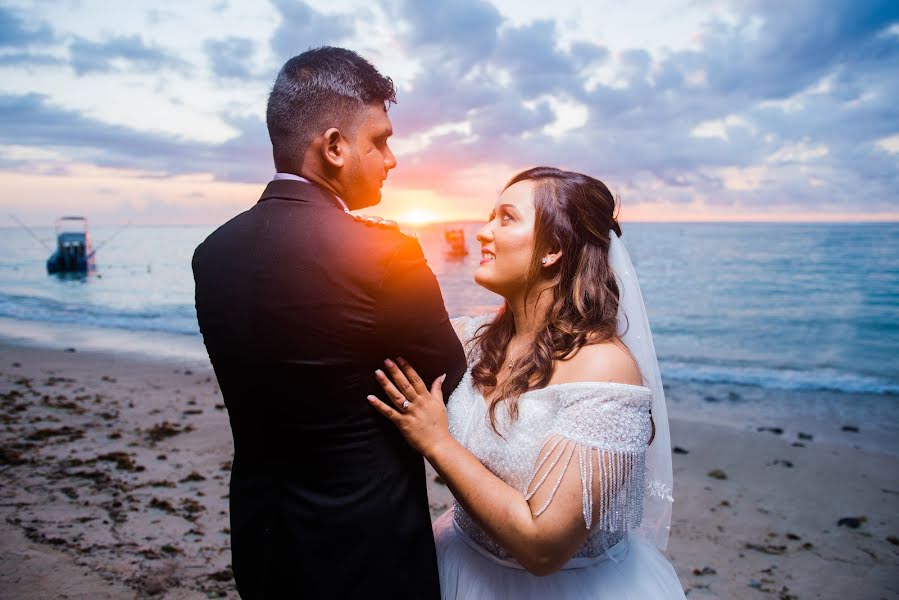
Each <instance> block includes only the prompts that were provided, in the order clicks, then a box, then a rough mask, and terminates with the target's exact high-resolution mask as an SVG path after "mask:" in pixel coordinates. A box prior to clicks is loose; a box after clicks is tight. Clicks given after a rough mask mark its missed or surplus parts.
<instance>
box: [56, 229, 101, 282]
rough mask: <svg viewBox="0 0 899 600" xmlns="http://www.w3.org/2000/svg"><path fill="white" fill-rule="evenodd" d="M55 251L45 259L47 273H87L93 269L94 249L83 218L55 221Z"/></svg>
mask: <svg viewBox="0 0 899 600" xmlns="http://www.w3.org/2000/svg"><path fill="white" fill-rule="evenodd" d="M55 225H56V250H54V251H53V254H51V255H50V258H48V259H47V272H48V273H51V274H53V273H87V272H88V271H91V270H93V268H94V249H93V247H92V246H91V237H90V234H89V233H88V231H87V219H86V218H84V217H60V218H59V219H56V224H55Z"/></svg>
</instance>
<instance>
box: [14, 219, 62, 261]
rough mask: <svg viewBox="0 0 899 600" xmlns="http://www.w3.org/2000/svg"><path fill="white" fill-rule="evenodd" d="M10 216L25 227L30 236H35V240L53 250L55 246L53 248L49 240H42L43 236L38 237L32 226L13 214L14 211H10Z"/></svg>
mask: <svg viewBox="0 0 899 600" xmlns="http://www.w3.org/2000/svg"><path fill="white" fill-rule="evenodd" d="M9 217H10V218H11V219H12V220H13V221H15V222H16V223H18V224H19V225H20V226H21V227H22V229H24V230H25V231H27V232H28V235H30V236H31V237H33V238H34V239H35V240H37V241H38V243H39V244H40V245H42V246H43V247H44V248H46V249H47V250H49V251H50V252H53V248H51V247H50V246H49V245H48V244H47V242H45V241H44V240H42V239H41V238H39V237H37V235H35V233H34V232H33V231H31V228H30V227H28V225H26V224H25V223H23V222H22V221H20V220H19V218H18V217H17V216H16V215H14V214H12V213H9Z"/></svg>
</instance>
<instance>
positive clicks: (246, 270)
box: [193, 47, 465, 600]
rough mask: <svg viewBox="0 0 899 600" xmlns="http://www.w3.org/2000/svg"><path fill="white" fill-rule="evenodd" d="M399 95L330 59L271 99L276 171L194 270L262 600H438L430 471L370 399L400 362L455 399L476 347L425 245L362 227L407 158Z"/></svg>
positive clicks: (290, 75) (246, 591)
mask: <svg viewBox="0 0 899 600" xmlns="http://www.w3.org/2000/svg"><path fill="white" fill-rule="evenodd" d="M391 102H395V91H394V87H393V82H392V81H391V80H390V79H389V78H386V77H384V76H382V75H381V74H380V73H379V72H378V71H377V70H376V69H375V68H374V67H373V66H372V65H371V64H369V63H368V62H367V61H366V60H365V59H363V58H361V57H360V56H358V55H357V54H355V53H354V52H351V51H349V50H344V49H342V48H332V47H323V48H317V49H313V50H309V51H308V52H305V53H303V54H300V55H299V56H296V57H294V58H292V59H290V60H289V61H287V63H286V64H285V65H284V67H283V68H282V69H281V72H280V73H279V74H278V77H277V79H276V81H275V85H274V87H273V89H272V92H271V95H270V96H269V99H268V110H267V123H268V130H269V135H270V137H271V142H272V149H273V154H274V162H275V169H276V170H277V173H276V174H275V176H274V180H273V181H272V182H271V183H269V184H268V186H267V187H266V188H265V191H264V192H263V193H262V197H261V198H260V199H259V201H258V202H257V203H256V205H255V206H253V207H252V208H250V209H249V210H247V211H246V212H244V213H242V214H240V215H238V216H237V217H235V218H233V219H232V220H231V221H229V222H227V223H225V224H224V225H222V226H221V227H219V228H218V229H217V230H216V231H214V232H213V233H212V234H211V235H210V236H209V237H208V238H207V239H206V240H205V241H204V242H203V243H202V244H200V245H199V247H197V250H196V252H195V253H194V258H193V270H194V279H195V281H196V305H197V318H198V320H199V323H200V330H201V331H202V333H203V339H204V341H205V343H206V348H207V350H208V352H209V358H210V359H211V361H212V366H213V367H214V369H215V373H216V376H217V377H218V381H219V385H220V387H221V390H222V395H223V396H224V400H225V404H226V405H227V407H228V414H229V417H230V420H231V430H232V433H233V436H234V461H233V469H232V471H231V494H230V503H231V539H232V542H231V543H232V554H233V569H234V578H235V580H236V582H237V589H238V591H239V592H240V595H241V597H242V598H244V599H245V600H255V599H259V598H266V599H268V598H357V597H359V598H361V597H367V598H382V597H383V598H409V599H412V598H415V599H419V598H435V599H436V598H439V596H440V590H439V584H438V579H437V567H436V560H435V551H434V542H433V538H432V535H431V525H430V514H429V509H428V499H427V494H426V487H425V472H424V464H423V461H422V459H421V457H420V456H418V455H417V454H416V453H415V452H414V451H413V450H412V449H411V448H410V447H409V446H407V445H406V444H405V442H404V441H403V440H402V438H401V437H400V435H399V434H398V433H397V431H395V428H394V427H393V425H392V424H391V423H390V422H389V421H388V420H386V419H384V418H382V417H380V415H378V413H377V412H376V411H375V410H374V409H373V408H372V407H371V406H370V405H369V404H368V402H367V401H366V400H365V397H366V396H367V395H368V394H376V393H377V392H378V390H379V389H380V388H379V386H378V384H377V382H376V380H375V379H374V376H373V374H374V371H375V369H378V368H383V363H382V361H383V359H384V358H387V357H396V356H402V357H404V358H406V359H407V360H409V361H410V362H412V364H414V365H415V366H416V368H418V367H420V372H421V373H422V376H423V378H424V379H425V380H426V381H427V382H430V380H432V379H434V378H436V377H438V376H439V375H441V374H443V373H446V374H447V378H446V382H445V383H444V384H443V386H444V395H445V396H448V395H449V393H450V392H451V391H452V390H453V389H454V388H455V387H456V385H458V383H459V381H460V379H461V377H462V374H463V372H464V370H465V358H464V355H463V352H462V348H461V346H460V344H459V341H458V340H457V338H456V336H455V334H454V333H453V329H452V327H451V325H450V323H449V320H448V319H447V314H446V310H445V309H444V306H443V298H442V296H441V294H440V290H439V288H438V287H437V281H436V279H435V278H434V275H433V273H431V271H430V269H429V268H428V267H427V265H426V263H425V259H424V256H423V255H422V251H421V248H420V247H419V245H418V243H417V242H416V241H415V240H414V239H412V238H409V237H406V236H404V235H402V234H400V233H399V232H397V231H396V230H392V229H384V228H377V227H369V226H366V225H365V224H363V223H360V222H357V221H355V220H354V219H353V217H352V216H351V215H350V214H348V213H347V211H348V210H354V209H358V208H363V207H366V206H372V205H374V204H377V203H378V202H379V201H380V200H381V189H380V188H381V185H382V183H383V181H384V180H385V179H386V178H387V173H388V171H389V170H390V169H392V168H393V167H394V166H396V158H394V156H393V153H392V152H391V151H390V148H389V147H388V146H387V138H389V137H390V135H391V134H392V128H391V124H390V119H389V118H388V116H387V107H388V104H389V103H391Z"/></svg>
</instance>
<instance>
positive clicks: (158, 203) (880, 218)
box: [0, 162, 899, 226]
mask: <svg viewBox="0 0 899 600" xmlns="http://www.w3.org/2000/svg"><path fill="white" fill-rule="evenodd" d="M266 183H267V182H265V181H262V182H259V183H258V184H254V183H233V182H226V181H219V180H216V179H215V178H214V177H213V176H212V175H211V174H205V173H197V174H192V175H181V176H176V177H166V176H165V175H164V174H159V173H150V172H144V171H137V170H127V169H117V168H112V167H97V166H94V165H90V164H87V163H77V162H75V163H68V164H66V165H65V167H64V169H62V172H60V171H53V170H50V169H48V170H47V171H46V172H42V171H41V170H36V171H34V172H25V173H19V172H12V171H0V185H2V186H3V188H4V192H5V193H4V195H3V197H2V198H0V209H3V210H4V211H5V212H10V213H17V216H19V217H20V218H24V221H25V222H26V223H29V224H32V225H50V224H52V222H53V219H54V218H56V217H57V216H59V215H62V214H67V213H69V212H72V209H73V207H77V211H78V212H79V213H82V214H84V215H85V216H87V217H88V218H89V219H91V222H92V223H95V224H96V223H100V224H110V225H112V224H122V223H127V222H133V223H135V224H146V225H159V224H166V225H176V224H198V225H199V224H202V225H216V224H221V223H223V222H225V221H226V220H228V219H229V218H231V217H233V216H234V215H236V214H237V213H239V212H241V211H243V210H246V209H248V208H250V207H251V206H253V204H254V203H255V202H256V200H257V199H258V198H259V194H260V193H261V192H262V190H263V189H264V187H265V184H266ZM466 183H468V184H470V185H468V186H466V188H464V189H460V190H456V191H454V192H449V193H448V192H445V191H435V190H434V189H428V188H427V187H425V186H422V187H416V188H410V187H400V188H393V189H391V190H389V191H388V190H385V194H384V200H383V202H381V203H380V204H378V205H377V206H373V207H369V208H367V209H364V210H363V211H362V212H365V213H367V214H371V215H380V216H382V217H384V218H386V219H394V220H396V221H398V222H401V223H403V224H406V225H412V226H423V225H429V224H434V223H452V222H462V221H474V222H483V221H484V220H485V219H486V217H487V214H488V213H489V212H490V208H491V207H492V205H493V202H494V201H495V199H496V197H497V196H498V194H499V190H500V189H501V185H502V182H501V181H500V180H499V179H495V178H494V179H493V180H492V179H490V178H489V177H486V176H481V174H478V173H475V174H473V175H472V177H471V179H466ZM622 196H623V202H622V206H621V209H620V213H619V215H618V218H619V220H620V221H621V222H622V223H628V222H632V223H633V222H694V223H695V222H884V221H885V222H897V221H899V211H891V212H887V211H883V212H870V213H852V212H847V211H845V210H843V211H837V210H833V212H827V211H826V210H820V211H817V212H811V211H803V210H801V209H799V207H796V206H791V207H784V208H783V209H781V210H780V211H772V210H770V209H769V210H766V211H756V210H752V207H751V206H746V205H745V204H744V205H736V206H719V205H715V204H713V203H711V202H707V201H706V200H705V199H704V198H697V199H696V200H693V201H691V202H685V203H677V202H665V201H654V202H641V203H637V202H629V201H628V199H627V198H628V195H627V194H626V193H625V194H622ZM834 208H835V207H834ZM10 224H11V222H10Z"/></svg>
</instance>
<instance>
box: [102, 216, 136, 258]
mask: <svg viewBox="0 0 899 600" xmlns="http://www.w3.org/2000/svg"><path fill="white" fill-rule="evenodd" d="M129 227H131V221H128V222H127V223H125V224H124V225H122V226H121V227H119V229H118V230H116V232H115V233H113V234H112V235H111V236H109V237H108V238H106V239H105V240H103V241H102V242H100V243H99V244H97V246H96V247H95V248H94V253H96V252H97V251H98V250H99V249H100V248H102V247H103V246H105V245H106V244H108V243H109V242H111V241H112V239H113V238H114V237H115V236H117V235H119V234H120V233H122V232H123V231H125V230H126V229H128V228H129Z"/></svg>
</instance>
